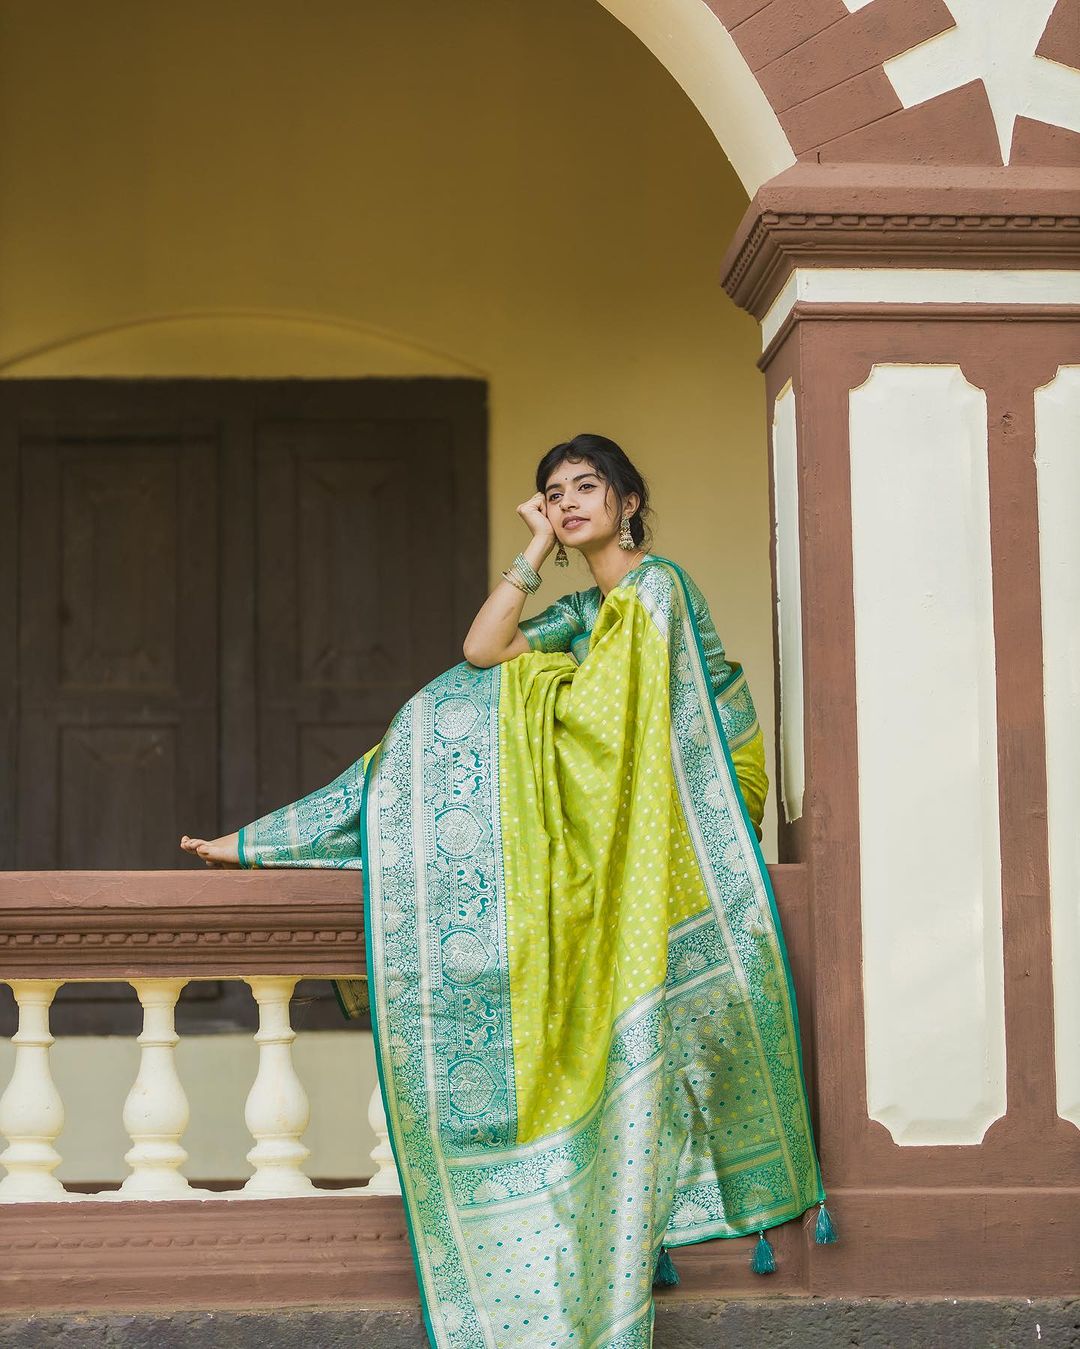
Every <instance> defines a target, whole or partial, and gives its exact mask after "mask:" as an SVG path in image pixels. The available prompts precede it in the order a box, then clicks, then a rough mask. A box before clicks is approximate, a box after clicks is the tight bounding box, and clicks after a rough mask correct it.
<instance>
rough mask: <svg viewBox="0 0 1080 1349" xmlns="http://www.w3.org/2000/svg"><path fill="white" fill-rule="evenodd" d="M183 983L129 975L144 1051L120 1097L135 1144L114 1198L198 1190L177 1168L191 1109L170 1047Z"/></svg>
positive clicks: (180, 1195)
mask: <svg viewBox="0 0 1080 1349" xmlns="http://www.w3.org/2000/svg"><path fill="white" fill-rule="evenodd" d="M186 983H187V980H186V979H133V980H132V981H131V986H132V988H134V990H135V992H136V993H137V994H138V998H139V1002H140V1003H141V1004H142V1009H143V1028H142V1034H141V1035H140V1036H139V1038H138V1041H137V1043H138V1044H139V1045H141V1047H142V1055H141V1057H140V1059H139V1071H138V1075H137V1076H136V1078H135V1082H134V1085H133V1086H132V1088H131V1091H130V1092H129V1093H128V1098H127V1100H126V1101H125V1102H124V1128H125V1129H126V1130H127V1131H128V1133H129V1134H130V1135H131V1141H132V1144H133V1146H132V1148H131V1150H130V1151H129V1152H127V1153H126V1154H125V1156H124V1161H125V1162H127V1164H128V1166H130V1167H131V1175H130V1176H128V1177H127V1178H126V1179H125V1181H124V1183H123V1184H122V1185H121V1186H120V1189H119V1191H118V1192H117V1193H116V1198H118V1199H187V1198H190V1197H191V1196H192V1195H193V1194H195V1193H197V1191H194V1190H192V1189H191V1186H190V1185H188V1183H187V1181H186V1180H185V1179H184V1177H183V1176H182V1175H180V1172H179V1169H178V1168H179V1167H181V1166H183V1164H184V1162H186V1161H187V1153H186V1152H185V1151H184V1149H183V1148H182V1147H181V1146H180V1137H181V1135H182V1134H183V1132H184V1130H185V1129H186V1128H187V1125H188V1118H189V1114H190V1112H189V1110H188V1100H187V1096H186V1095H185V1094H184V1088H183V1086H182V1085H181V1083H180V1077H179V1075H178V1073H177V1071H176V1056H175V1054H174V1050H175V1048H176V1045H177V1043H178V1041H179V1039H180V1037H179V1036H178V1035H177V1033H176V1029H175V1025H174V1021H173V1012H174V1008H175V1007H176V1000H177V998H178V997H179V996H180V993H181V991H182V989H183V987H184V985H185V984H186ZM103 1197H104V1196H103Z"/></svg>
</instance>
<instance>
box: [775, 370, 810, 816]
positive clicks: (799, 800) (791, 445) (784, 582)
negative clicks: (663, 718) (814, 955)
mask: <svg viewBox="0 0 1080 1349" xmlns="http://www.w3.org/2000/svg"><path fill="white" fill-rule="evenodd" d="M773 497H774V500H775V503H776V515H775V521H774V527H775V530H776V630H777V632H778V634H779V647H780V758H781V765H780V767H781V774H780V793H781V798H782V800H783V804H784V818H785V819H787V820H789V821H790V820H797V819H798V818H799V817H800V816H801V815H802V813H803V786H804V782H805V764H804V759H803V642H802V572H801V566H800V561H799V456H798V444H797V441H796V431H795V390H794V389H793V388H792V386H791V383H790V381H789V382H788V383H787V384H786V385H785V386H784V388H783V390H782V391H781V392H780V394H779V395H778V396H777V399H776V402H775V404H774V407H773Z"/></svg>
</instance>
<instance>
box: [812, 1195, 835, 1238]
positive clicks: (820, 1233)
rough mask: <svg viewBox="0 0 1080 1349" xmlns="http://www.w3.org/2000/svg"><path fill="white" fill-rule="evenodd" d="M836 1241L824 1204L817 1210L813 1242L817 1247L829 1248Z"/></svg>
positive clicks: (831, 1222) (830, 1219)
mask: <svg viewBox="0 0 1080 1349" xmlns="http://www.w3.org/2000/svg"><path fill="white" fill-rule="evenodd" d="M836 1240H838V1238H837V1235H836V1228H835V1227H834V1226H833V1220H832V1217H831V1216H830V1214H829V1210H828V1209H827V1208H826V1207H825V1205H824V1204H822V1206H821V1207H820V1208H819V1209H818V1215H817V1222H816V1223H815V1224H814V1241H815V1242H816V1243H817V1244H818V1245H819V1246H831V1245H832V1243H833V1242H834V1241H836Z"/></svg>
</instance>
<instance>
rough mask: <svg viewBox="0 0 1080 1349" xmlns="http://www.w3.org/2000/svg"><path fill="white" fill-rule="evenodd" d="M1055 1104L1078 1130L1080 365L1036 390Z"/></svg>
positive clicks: (1079, 1113)
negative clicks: (1055, 1078)
mask: <svg viewBox="0 0 1080 1349" xmlns="http://www.w3.org/2000/svg"><path fill="white" fill-rule="evenodd" d="M1035 464H1036V468H1037V472H1038V483H1039V563H1040V573H1041V585H1042V629H1043V698H1044V703H1045V710H1046V789H1047V827H1048V832H1049V843H1050V912H1051V932H1052V941H1053V952H1054V1031H1055V1034H1054V1059H1055V1066H1056V1072H1057V1108H1058V1114H1059V1115H1061V1116H1062V1117H1063V1118H1064V1119H1068V1120H1072V1122H1073V1123H1074V1124H1075V1125H1077V1126H1078V1127H1080V823H1078V821H1080V774H1078V772H1077V764H1080V530H1078V528H1077V509H1078V506H1080V366H1075V365H1074V366H1066V367H1063V368H1062V369H1061V370H1059V371H1058V373H1057V377H1056V378H1055V379H1054V380H1052V381H1051V383H1050V384H1048V385H1047V386H1046V387H1045V388H1043V389H1039V390H1037V391H1036V394H1035Z"/></svg>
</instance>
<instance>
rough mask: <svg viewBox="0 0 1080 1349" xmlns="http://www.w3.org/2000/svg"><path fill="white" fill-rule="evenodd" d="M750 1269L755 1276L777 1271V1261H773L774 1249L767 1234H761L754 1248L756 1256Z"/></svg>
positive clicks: (751, 1262)
mask: <svg viewBox="0 0 1080 1349" xmlns="http://www.w3.org/2000/svg"><path fill="white" fill-rule="evenodd" d="M750 1268H751V1269H752V1270H753V1271H754V1273H755V1274H771V1273H772V1272H773V1270H775V1269H776V1261H775V1260H774V1259H773V1249H772V1247H771V1246H770V1245H769V1242H768V1238H767V1237H766V1236H765V1233H764V1232H763V1231H762V1232H759V1233H758V1239H757V1245H756V1246H755V1247H754V1255H753V1258H752V1259H751V1261H750Z"/></svg>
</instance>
